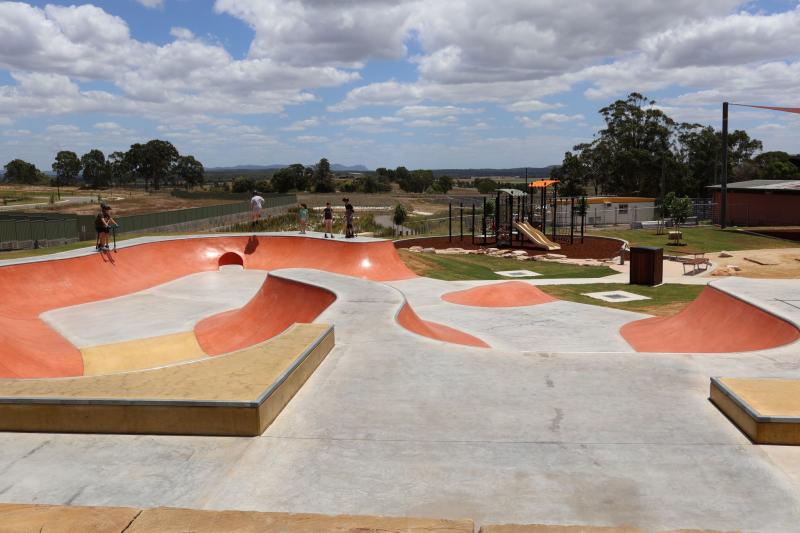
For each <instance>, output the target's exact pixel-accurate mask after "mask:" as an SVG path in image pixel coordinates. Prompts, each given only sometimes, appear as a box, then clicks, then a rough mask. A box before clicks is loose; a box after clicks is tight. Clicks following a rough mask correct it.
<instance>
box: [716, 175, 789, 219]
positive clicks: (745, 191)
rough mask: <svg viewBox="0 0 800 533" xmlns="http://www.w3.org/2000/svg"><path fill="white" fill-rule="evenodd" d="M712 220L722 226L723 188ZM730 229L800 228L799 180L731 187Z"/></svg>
mask: <svg viewBox="0 0 800 533" xmlns="http://www.w3.org/2000/svg"><path fill="white" fill-rule="evenodd" d="M709 189H710V190H711V191H712V194H713V202H714V210H713V211H712V221H713V222H714V224H719V223H720V208H719V206H720V201H721V199H720V186H719V185H712V186H710V187H709ZM726 225H728V226H800V180H751V181H740V182H737V183H729V184H728V209H727V221H726Z"/></svg>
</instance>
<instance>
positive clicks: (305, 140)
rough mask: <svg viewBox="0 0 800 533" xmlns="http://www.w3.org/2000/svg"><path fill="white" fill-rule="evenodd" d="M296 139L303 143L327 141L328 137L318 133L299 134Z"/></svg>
mask: <svg viewBox="0 0 800 533" xmlns="http://www.w3.org/2000/svg"><path fill="white" fill-rule="evenodd" d="M295 140H296V141H297V142H301V143H321V142H327V141H328V138H327V137H321V136H317V135H299V136H297V137H295Z"/></svg>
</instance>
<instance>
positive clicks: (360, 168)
mask: <svg viewBox="0 0 800 533" xmlns="http://www.w3.org/2000/svg"><path fill="white" fill-rule="evenodd" d="M331 170H333V171H334V172H369V169H368V168H367V167H365V166H364V165H350V166H348V165H337V164H336V163H333V164H331Z"/></svg>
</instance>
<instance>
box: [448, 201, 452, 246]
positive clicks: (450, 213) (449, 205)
mask: <svg viewBox="0 0 800 533" xmlns="http://www.w3.org/2000/svg"><path fill="white" fill-rule="evenodd" d="M447 241H448V242H453V202H450V203H449V204H447Z"/></svg>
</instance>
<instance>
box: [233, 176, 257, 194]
mask: <svg viewBox="0 0 800 533" xmlns="http://www.w3.org/2000/svg"><path fill="white" fill-rule="evenodd" d="M255 190H256V183H255V181H253V180H252V179H251V178H246V177H244V176H239V177H238V178H236V179H234V180H233V187H231V191H233V192H239V193H242V192H253V191H255Z"/></svg>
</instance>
